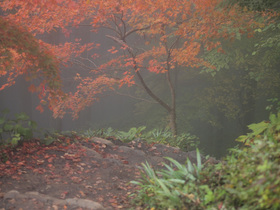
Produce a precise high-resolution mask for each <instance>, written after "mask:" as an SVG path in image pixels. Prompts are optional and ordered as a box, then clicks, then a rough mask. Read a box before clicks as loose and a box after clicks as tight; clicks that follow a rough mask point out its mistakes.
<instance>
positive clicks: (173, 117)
mask: <svg viewBox="0 0 280 210" xmlns="http://www.w3.org/2000/svg"><path fill="white" fill-rule="evenodd" d="M169 126H170V129H171V131H172V134H173V136H174V137H175V136H176V135H177V123H176V110H175V109H172V110H171V111H170V112H169Z"/></svg>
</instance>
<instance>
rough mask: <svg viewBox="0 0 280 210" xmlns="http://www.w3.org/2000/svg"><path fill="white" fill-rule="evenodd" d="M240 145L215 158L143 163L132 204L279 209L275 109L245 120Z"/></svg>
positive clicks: (279, 121) (279, 131)
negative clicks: (245, 129)
mask: <svg viewBox="0 0 280 210" xmlns="http://www.w3.org/2000/svg"><path fill="white" fill-rule="evenodd" d="M249 128H250V129H251V130H252V132H251V133H248V134H247V135H244V136H241V137H239V138H238V139H237V140H238V141H241V142H243V143H244V145H243V146H242V147H235V148H233V149H231V150H230V155H228V156H227V157H225V159H224V160H223V161H221V162H220V163H218V164H207V162H206V163H205V164H202V163H201V160H200V155H199V152H197V160H198V161H197V164H193V163H191V162H190V161H189V160H187V162H186V164H183V165H182V164H180V163H178V162H176V161H175V160H173V159H171V158H168V160H169V161H170V164H169V165H165V169H163V170H160V171H155V170H154V169H153V168H152V167H150V165H149V164H147V163H146V164H143V170H142V176H141V178H140V179H139V180H136V181H132V183H133V184H136V185H137V186H138V187H139V190H138V191H137V194H135V195H134V196H135V198H134V200H133V201H134V205H136V206H141V207H142V208H143V209H229V210H231V209H244V210H245V209H275V210H276V209H280V113H278V114H271V115H270V120H269V121H267V122H266V121H263V122H260V123H256V124H251V125H249Z"/></svg>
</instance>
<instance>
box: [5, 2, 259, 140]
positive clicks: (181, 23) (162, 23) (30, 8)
mask: <svg viewBox="0 0 280 210" xmlns="http://www.w3.org/2000/svg"><path fill="white" fill-rule="evenodd" d="M221 2H222V1H219V0H215V1H213V0H212V1H209V0H194V1H187V0H184V1H160V0H159V1H152V2H150V1H142V0H141V1H140V0H139V1H130V0H126V1H116V0H106V1H104V0H102V1H79V2H76V1H71V0H56V1H35V0H29V1H22V0H13V1H7V0H6V1H5V0H4V1H3V3H2V5H1V7H2V10H3V11H5V19H7V20H9V21H12V22H14V23H19V24H21V25H22V26H23V27H26V29H27V30H28V31H29V32H31V33H33V34H34V35H36V34H37V35H38V34H40V33H46V32H50V31H52V30H55V29H56V28H62V30H63V31H64V32H65V34H66V35H67V34H69V32H70V31H69V30H67V26H78V25H79V24H80V25H81V24H84V23H86V24H89V25H91V26H92V29H93V30H96V31H98V30H100V29H106V30H105V32H106V37H107V38H108V39H110V40H112V41H113V42H115V45H113V46H112V48H111V49H110V50H109V51H110V53H111V54H112V56H111V57H110V59H109V60H102V59H100V58H99V56H98V60H91V62H92V63H93V64H94V66H95V68H93V69H92V70H91V71H90V72H89V74H87V73H86V74H85V73H77V75H76V77H75V79H76V81H78V82H79V84H78V85H77V89H76V92H73V93H71V92H70V93H67V95H64V94H61V95H60V94H57V97H58V99H57V98H55V99H53V98H49V97H48V100H49V103H50V104H51V108H52V110H53V112H54V115H55V116H63V115H64V114H65V113H66V111H67V110H70V112H72V113H73V116H74V117H77V116H78V113H79V112H80V111H81V110H82V109H84V108H85V107H86V106H89V105H91V104H92V103H93V102H94V101H96V100H98V98H99V97H100V95H101V94H103V93H104V92H105V91H107V90H108V89H109V90H110V89H113V88H115V86H116V85H117V86H120V87H121V86H123V85H127V86H131V85H137V86H139V87H141V88H142V89H144V91H145V92H146V93H147V94H148V95H149V97H150V98H151V99H152V100H154V101H155V102H156V103H157V104H159V105H160V106H161V107H163V108H164V109H165V110H166V111H167V113H168V115H169V126H170V128H171V129H172V131H173V134H174V135H176V133H177V124H176V90H175V87H176V85H175V81H176V72H177V71H178V70H186V69H187V68H201V67H202V66H204V67H207V68H212V69H214V68H215V67H214V66H213V65H212V64H211V63H210V62H208V61H207V60H206V59H203V58H202V57H201V56H200V55H201V53H202V52H203V51H204V49H206V50H208V51H209V50H213V49H216V50H217V52H222V48H221V42H220V39H235V38H236V37H238V36H239V35H240V33H249V34H250V33H253V31H252V29H251V27H257V26H259V23H258V22H256V21H255V20H254V19H253V17H254V16H253V15H254V14H253V12H252V11H250V12H248V11H247V12H245V13H244V12H243V11H242V10H240V9H238V8H237V7H230V8H223V7H219V5H220V4H221ZM135 40H137V41H135ZM92 44H93V43H92ZM46 46H47V45H46ZM97 46H99V45H95V47H97ZM48 47H49V49H51V52H52V53H53V54H54V55H56V56H57V57H58V58H59V59H60V60H61V61H64V62H66V61H68V60H69V58H70V55H73V56H76V55H80V54H81V52H82V51H83V50H84V49H86V48H85V47H82V48H81V49H80V50H78V51H77V50H76V48H75V47H76V45H75V43H74V44H73V43H64V44H63V45H61V46H50V45H48ZM94 57H96V54H94ZM97 64H98V65H97ZM150 73H152V74H155V75H158V74H162V75H164V77H165V80H164V82H166V85H165V86H166V87H168V89H169V90H168V92H169V97H166V100H163V99H162V98H160V97H159V96H158V95H156V94H155V92H154V90H152V89H151V88H150V85H149V84H147V82H146V74H150ZM174 73H175V75H174ZM177 78H178V77H177ZM54 81H55V82H58V83H60V82H59V80H57V79H56V80H54ZM46 84H48V83H46ZM44 87H45V84H44V83H43V85H41V89H44ZM48 87H50V88H51V86H48ZM47 90H49V89H47ZM45 92H46V89H45V90H44V93H45ZM42 103H45V101H42ZM54 104H55V106H54Z"/></svg>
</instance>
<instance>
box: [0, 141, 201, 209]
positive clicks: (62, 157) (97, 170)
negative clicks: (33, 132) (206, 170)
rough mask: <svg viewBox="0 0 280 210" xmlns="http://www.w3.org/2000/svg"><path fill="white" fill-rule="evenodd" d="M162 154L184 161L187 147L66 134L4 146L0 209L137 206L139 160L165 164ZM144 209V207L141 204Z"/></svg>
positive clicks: (0, 154)
mask: <svg viewBox="0 0 280 210" xmlns="http://www.w3.org/2000/svg"><path fill="white" fill-rule="evenodd" d="M164 157H172V158H174V159H176V160H177V161H179V162H180V163H184V162H185V161H186V159H187V157H188V158H189V159H190V160H191V161H192V162H195V161H196V152H194V151H192V152H188V153H186V152H183V151H181V150H179V149H177V148H173V147H168V146H164V145H160V144H147V143H145V141H142V140H138V141H132V142H130V143H122V142H121V141H119V140H116V139H114V138H111V139H110V140H106V139H101V138H97V137H95V138H81V137H78V136H72V137H63V138H60V139H58V140H57V141H55V142H54V143H52V144H50V145H48V146H47V145H44V144H41V143H40V141H39V140H32V141H28V142H24V143H23V144H21V145H20V146H17V147H15V148H2V149H1V150H0V160H1V161H0V210H4V209H5V210H8V209H21V210H29V209H40V210H42V209H54V210H55V209H83V210H85V209H130V208H131V209H135V208H136V207H135V206H133V205H132V204H131V202H130V201H131V200H132V197H133V193H134V192H137V187H136V186H135V185H132V184H130V181H132V180H136V179H137V178H139V176H140V169H139V167H140V168H141V163H145V162H146V161H147V162H148V163H150V164H151V165H152V166H153V167H154V168H156V169H159V168H162V167H163V165H162V163H163V162H167V161H166V160H165V159H164ZM138 208H139V209H141V208H140V207H138Z"/></svg>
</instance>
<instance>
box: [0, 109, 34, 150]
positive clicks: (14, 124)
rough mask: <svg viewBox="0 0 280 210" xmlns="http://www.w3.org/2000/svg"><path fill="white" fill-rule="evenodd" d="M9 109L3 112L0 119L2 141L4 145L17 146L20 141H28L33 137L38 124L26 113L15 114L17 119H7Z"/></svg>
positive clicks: (0, 139) (0, 137) (0, 138)
mask: <svg viewBox="0 0 280 210" xmlns="http://www.w3.org/2000/svg"><path fill="white" fill-rule="evenodd" d="M8 113H9V110H8V109H5V110H3V111H2V115H3V116H2V117H0V141H1V143H2V144H7V143H11V144H12V145H17V144H18V142H19V141H20V140H27V139H31V138H32V137H33V130H34V129H36V128H37V123H36V122H34V121H32V120H30V119H29V117H28V115H27V114H25V113H20V114H15V119H7V117H6V115H7V114H8Z"/></svg>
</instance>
